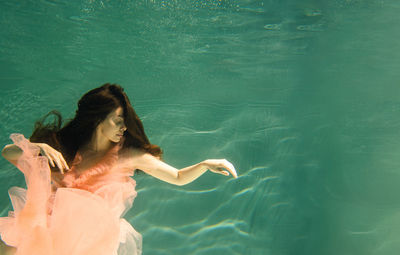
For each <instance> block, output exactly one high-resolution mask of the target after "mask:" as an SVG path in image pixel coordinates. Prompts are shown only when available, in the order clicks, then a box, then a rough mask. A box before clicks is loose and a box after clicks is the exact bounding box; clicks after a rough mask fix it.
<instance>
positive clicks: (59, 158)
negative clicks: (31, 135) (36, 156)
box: [33, 143, 69, 174]
mask: <svg viewBox="0 0 400 255" xmlns="http://www.w3.org/2000/svg"><path fill="white" fill-rule="evenodd" d="M33 144H35V145H36V146H38V147H39V148H40V154H42V156H45V157H46V158H47V159H48V160H49V164H50V165H51V166H52V167H55V164H54V162H55V163H56V164H57V167H58V168H59V169H60V172H61V173H62V174H64V170H69V167H68V165H67V162H66V161H65V159H64V157H63V155H62V154H61V153H60V152H59V151H57V150H55V149H54V148H53V147H51V146H50V145H48V144H46V143H33Z"/></svg>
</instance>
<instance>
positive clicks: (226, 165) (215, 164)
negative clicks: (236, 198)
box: [202, 159, 237, 178]
mask: <svg viewBox="0 0 400 255" xmlns="http://www.w3.org/2000/svg"><path fill="white" fill-rule="evenodd" d="M202 163H203V164H204V165H205V166H206V167H207V168H208V170H210V171H211V172H214V173H217V174H223V175H229V173H231V174H232V176H233V177H235V178H237V173H236V170H235V167H234V166H233V165H232V164H231V163H230V162H229V161H228V160H226V159H207V160H204V161H203V162H202ZM223 169H226V170H228V171H225V170H223Z"/></svg>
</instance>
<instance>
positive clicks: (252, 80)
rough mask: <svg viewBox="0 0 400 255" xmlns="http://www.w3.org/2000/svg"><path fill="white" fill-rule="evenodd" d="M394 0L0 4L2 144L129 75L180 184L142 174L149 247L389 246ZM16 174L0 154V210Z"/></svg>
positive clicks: (350, 250)
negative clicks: (215, 165) (193, 168)
mask: <svg viewBox="0 0 400 255" xmlns="http://www.w3.org/2000/svg"><path fill="white" fill-rule="evenodd" d="M399 12H400V2H399V1H396V0H374V1H372V0H364V1H362V0H333V1H328V0H323V1H322V0H319V1H317V0H313V1H312V0H304V1H295V0H291V1H290V0H260V1H252V0H238V1H233V0H231V1H229V0H208V1H206V0H199V1H195V0H182V1H178V0H170V1H166V0H165V1H160V0H138V1H134V0H115V1H111V0H108V1H107V0H82V1H78V0H71V1H61V0H24V1H1V2H0V89H1V90H0V134H1V136H0V145H1V146H4V145H6V144H8V143H10V142H11V140H10V139H9V135H10V134H11V133H22V134H24V135H25V136H26V137H29V136H30V134H31V132H32V129H33V124H34V122H35V120H37V119H39V118H40V117H42V116H44V115H45V114H46V113H48V112H49V111H50V110H53V109H54V110H58V111H60V112H61V113H62V114H63V116H64V117H65V118H66V119H68V118H72V117H73V116H74V113H75V110H76V107H77V106H76V103H77V101H78V99H79V98H80V97H81V96H82V95H83V93H85V92H86V91H88V90H90V89H92V88H95V87H98V86H100V85H102V84H104V83H106V82H110V83H118V84H120V85H122V86H123V87H124V88H125V91H126V92H127V94H128V96H129V98H130V100H131V103H132V104H133V107H134V108H135V110H136V112H137V113H138V115H139V117H140V118H141V119H142V121H143V123H144V127H145V130H146V132H147V135H148V136H149V139H150V141H151V142H152V143H155V144H158V145H160V146H161V148H162V149H163V150H164V160H165V162H167V163H168V164H171V165H172V166H174V167H176V168H179V169H180V168H183V167H186V166H189V165H192V164H195V163H198V162H200V161H203V160H205V159H212V158H226V159H227V160H229V161H230V162H232V163H233V164H234V166H235V167H236V169H237V171H238V174H239V178H238V179H233V178H232V177H231V176H229V177H226V176H223V175H218V174H213V173H211V172H207V173H205V174H204V175H202V176H201V177H200V178H198V179H197V180H196V181H194V182H192V183H190V184H187V185H185V186H174V185H171V184H168V183H164V182H161V181H159V180H157V179H155V178H152V177H151V176H148V175H145V174H138V175H135V176H133V178H134V179H135V180H136V181H137V186H136V188H137V190H138V196H137V197H136V199H135V201H134V204H133V208H132V209H131V210H130V211H129V212H128V214H127V215H126V218H127V220H128V221H129V222H130V223H131V224H132V225H133V226H134V228H135V229H136V230H137V231H138V232H140V233H141V234H142V235H143V254H144V255H161V254H171V255H181V254H182V255H187V254H191V255H204V254H207V255H224V254H229V255H232V254H238V255H242V254H243V255H248V254H249V255H269V254H271V255H289V254H296V255H303V254H304V255H310V254H313V255H314V254H315V255H320V254H326V255H329V254H332V255H333V254H343V255H345V254H351V255H369V254H380V255H381V254H383V255H386V254H398V251H399V249H400V197H399V193H400V185H399V184H400V157H399V155H400V139H399V137H400V136H399V135H400V72H399V69H400V43H399V41H400V29H399V25H400V15H399V14H398V13H399ZM23 185H24V178H23V175H22V173H20V172H19V171H18V170H17V169H16V168H15V167H13V166H12V165H11V164H10V163H8V162H7V161H6V160H5V159H4V158H1V159H0V212H1V216H6V215H7V213H8V211H9V210H11V204H10V201H9V197H8V194H7V190H8V189H9V188H10V187H12V186H23Z"/></svg>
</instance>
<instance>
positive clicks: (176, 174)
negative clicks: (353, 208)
mask: <svg viewBox="0 0 400 255" xmlns="http://www.w3.org/2000/svg"><path fill="white" fill-rule="evenodd" d="M133 155H134V156H133V157H132V158H131V160H132V161H131V162H132V164H133V165H134V168H135V169H140V170H142V171H143V172H145V173H147V174H149V175H151V176H153V177H155V178H157V179H160V180H162V181H165V182H168V183H171V184H175V185H179V186H182V185H185V184H188V183H191V182H192V181H194V180H196V179H197V178H199V177H200V176H201V175H202V174H204V173H205V172H206V171H207V170H210V171H212V172H215V173H220V174H223V175H229V172H231V174H232V175H233V176H234V177H235V178H237V174H236V170H235V168H234V167H233V165H232V164H231V163H229V162H228V161H226V160H225V159H208V160H205V161H202V162H200V163H197V164H194V165H192V166H188V167H185V168H182V169H180V170H178V169H176V168H175V167H173V166H170V165H168V164H166V163H165V162H163V161H161V160H159V159H158V158H156V157H154V156H153V155H151V154H150V153H143V152H141V153H138V152H136V153H134V154H133ZM224 168H225V169H227V170H228V171H229V172H228V171H224V170H222V169H224Z"/></svg>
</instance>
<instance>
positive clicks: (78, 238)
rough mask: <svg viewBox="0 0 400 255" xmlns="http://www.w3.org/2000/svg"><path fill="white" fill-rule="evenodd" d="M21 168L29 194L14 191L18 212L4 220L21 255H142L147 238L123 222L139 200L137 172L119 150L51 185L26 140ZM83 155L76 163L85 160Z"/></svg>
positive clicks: (20, 139)
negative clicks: (81, 171)
mask: <svg viewBox="0 0 400 255" xmlns="http://www.w3.org/2000/svg"><path fill="white" fill-rule="evenodd" d="M10 138H11V139H12V140H13V142H14V144H15V145H17V146H18V147H20V148H21V149H22V150H23V154H22V155H21V156H20V158H19V159H18V161H17V163H16V166H17V168H18V169H19V170H21V172H22V173H23V174H24V176H25V182H26V185H27V189H23V188H20V187H12V188H10V189H9V195H10V199H11V203H12V206H13V208H14V211H11V212H9V215H8V217H1V218H0V234H1V238H2V240H3V241H4V242H5V243H6V244H7V245H9V246H14V247H16V248H17V251H16V255H28V254H29V255H36V254H37V255H39V254H40V255H140V254H141V253H142V236H141V234H140V233H138V232H137V231H136V230H135V229H134V228H133V227H132V226H131V225H130V224H129V222H128V221H126V220H125V219H124V218H122V216H123V215H124V214H125V213H126V212H127V211H128V210H129V209H130V208H131V207H132V203H133V201H134V199H135V197H136V195H137V193H136V191H135V186H136V182H135V180H133V179H132V178H131V176H132V175H133V171H129V169H127V167H126V165H125V164H124V163H123V162H122V161H121V160H119V159H118V150H119V149H120V147H119V146H115V147H114V148H112V149H110V151H109V152H108V153H107V154H106V155H105V156H104V158H103V160H101V161H100V162H99V163H98V164H96V165H95V166H94V167H92V168H90V169H87V170H85V172H83V173H82V174H80V175H78V174H77V173H76V172H75V171H74V166H73V167H72V168H71V170H70V171H69V172H67V173H66V174H65V176H64V179H63V180H62V181H61V182H55V181H54V180H53V182H52V179H51V171H50V168H49V164H48V160H47V158H46V157H43V156H40V155H39V148H38V147H37V146H35V145H33V144H32V143H30V142H29V141H28V140H27V139H26V138H25V137H24V136H23V135H21V134H12V135H11V136H10ZM79 157H81V156H80V155H79V154H77V157H76V159H77V160H78V162H79V160H81V158H80V159H79Z"/></svg>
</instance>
